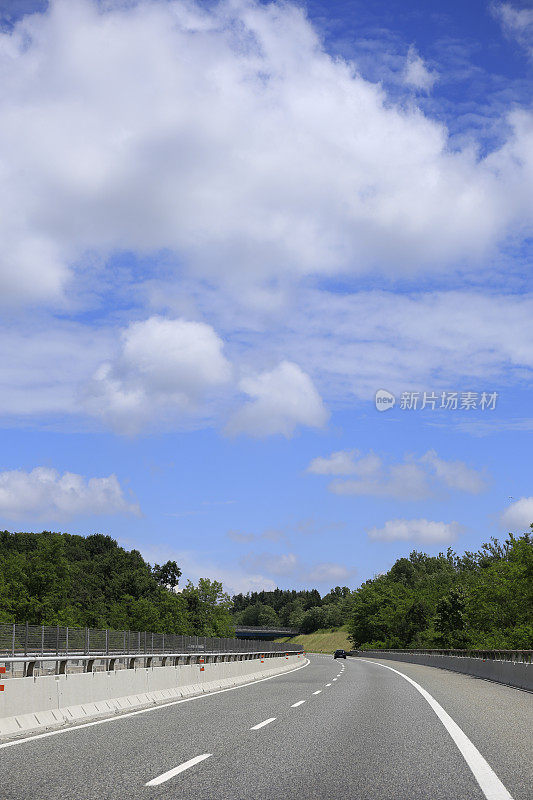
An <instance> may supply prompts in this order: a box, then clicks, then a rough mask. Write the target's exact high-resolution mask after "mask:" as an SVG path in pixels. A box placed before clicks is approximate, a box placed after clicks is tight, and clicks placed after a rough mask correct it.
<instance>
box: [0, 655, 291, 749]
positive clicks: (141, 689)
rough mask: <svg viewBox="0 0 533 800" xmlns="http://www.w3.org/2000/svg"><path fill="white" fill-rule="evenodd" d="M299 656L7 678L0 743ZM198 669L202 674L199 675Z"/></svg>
mask: <svg viewBox="0 0 533 800" xmlns="http://www.w3.org/2000/svg"><path fill="white" fill-rule="evenodd" d="M304 663H305V659H304V657H303V656H302V655H301V654H297V653H294V654H291V655H289V656H288V657H287V656H286V654H285V653H283V654H282V655H281V654H280V656H275V657H270V658H267V659H265V660H264V661H262V659H261V658H246V659H242V660H235V661H218V662H216V663H206V664H199V663H195V664H181V665H179V666H170V667H167V666H165V667H163V666H154V667H148V668H145V667H136V668H134V669H120V670H116V671H112V670H109V671H104V672H82V673H73V674H66V675H40V676H36V677H26V678H10V679H8V680H6V681H5V690H4V692H3V693H2V694H1V695H0V738H6V737H7V738H12V737H14V736H20V735H23V734H27V733H32V732H37V731H41V730H46V729H48V728H55V727H58V726H61V725H65V724H69V723H71V724H72V723H73V722H84V721H89V720H91V719H95V718H97V717H102V716H110V715H113V714H118V713H120V712H124V711H132V710H135V709H140V708H143V707H146V706H151V705H158V704H162V703H165V702H169V701H172V700H179V699H180V698H182V697H189V696H191V695H196V694H202V693H207V692H210V691H215V690H217V689H224V688H230V687H232V686H238V685H239V684H242V683H248V682H250V681H253V680H259V679H261V678H268V677H270V676H273V675H278V674H281V673H283V672H288V671H290V670H293V669H296V668H297V667H299V666H302V664H304ZM201 667H204V669H203V671H200V669H201Z"/></svg>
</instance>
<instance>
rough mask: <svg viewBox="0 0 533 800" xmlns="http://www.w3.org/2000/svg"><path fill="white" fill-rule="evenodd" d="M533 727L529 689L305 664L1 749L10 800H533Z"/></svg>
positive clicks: (0, 773) (430, 673)
mask: <svg viewBox="0 0 533 800" xmlns="http://www.w3.org/2000/svg"><path fill="white" fill-rule="evenodd" d="M391 668H392V669H391ZM394 670H397V672H395V671H394ZM399 673H402V674H399ZM404 676H406V677H404ZM407 678H410V679H411V681H414V683H415V684H416V685H414V684H413V683H411V682H410V681H409V680H407ZM417 687H418V688H417ZM421 690H422V691H421ZM439 709H440V711H439ZM439 715H440V716H439ZM532 720H533V694H531V693H528V692H525V691H521V690H519V689H513V688H510V687H507V686H502V685H500V684H496V683H490V682H488V681H484V680H479V679H476V678H472V677H469V676H466V675H460V674H457V673H452V672H446V671H444V670H438V669H434V668H431V667H424V666H420V665H415V664H406V663H399V662H393V661H387V662H385V661H384V662H383V665H381V664H380V663H379V662H378V661H377V660H376V659H371V660H370V659H369V660H366V661H363V660H361V659H347V660H346V661H344V660H342V659H341V660H334V659H333V658H332V657H331V656H309V663H308V664H306V665H304V666H303V667H300V668H299V669H298V670H297V671H293V672H291V673H287V674H284V675H280V676H277V677H275V678H272V679H268V680H263V681H261V682H257V683H252V684H250V685H247V686H244V687H239V688H236V689H234V690H230V691H227V690H225V691H219V692H217V693H213V694H211V695H204V696H201V697H198V698H192V699H190V700H187V701H177V702H174V703H173V704H169V705H167V706H159V707H157V708H153V709H150V710H149V711H146V712H145V711H141V712H139V711H138V712H134V713H130V714H127V715H123V716H121V717H114V718H113V719H111V720H104V721H99V722H98V723H97V724H95V723H89V724H86V725H84V726H76V727H72V728H68V729H62V730H61V731H59V732H53V733H52V735H50V734H44V735H43V734H41V735H39V736H37V737H31V738H28V739H25V740H22V741H20V740H19V741H13V742H9V743H6V744H3V745H0V800H47V799H48V798H52V797H60V798H61V800H115V798H116V800H125V799H126V798H128V800H136V799H137V798H143V799H144V798H146V800H154V799H155V798H169V799H171V800H248V799H249V800H252V798H253V800H296V799H298V800H333V798H337V797H339V798H349V799H350V800H359V798H360V800H370V799H374V798H375V800H417V798H420V799H422V798H424V800H467V799H468V800H470V798H472V800H483V798H488V800H509V798H514V800H531V798H532V797H533V759H532V754H533V738H532V724H531V723H532ZM454 726H455V727H454ZM467 760H468V761H469V763H470V764H471V766H469V765H468V764H467ZM471 767H472V768H471ZM472 770H474V771H472Z"/></svg>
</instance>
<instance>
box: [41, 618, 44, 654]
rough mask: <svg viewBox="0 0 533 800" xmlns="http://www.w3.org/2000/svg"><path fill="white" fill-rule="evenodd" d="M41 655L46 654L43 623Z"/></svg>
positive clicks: (42, 626)
mask: <svg viewBox="0 0 533 800" xmlns="http://www.w3.org/2000/svg"><path fill="white" fill-rule="evenodd" d="M41 655H42V656H44V625H41Z"/></svg>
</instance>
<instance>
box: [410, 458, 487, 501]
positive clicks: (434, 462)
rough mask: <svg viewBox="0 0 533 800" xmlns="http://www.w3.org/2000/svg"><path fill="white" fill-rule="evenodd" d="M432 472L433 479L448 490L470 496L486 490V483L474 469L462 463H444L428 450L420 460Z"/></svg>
mask: <svg viewBox="0 0 533 800" xmlns="http://www.w3.org/2000/svg"><path fill="white" fill-rule="evenodd" d="M420 460H421V461H422V462H423V463H425V464H428V465H429V466H430V468H432V469H433V470H434V473H435V477H436V478H437V480H440V481H442V482H443V483H444V485H445V486H448V487H449V488H450V489H458V490H459V491H462V492H469V493H470V494H479V493H480V492H483V491H484V490H485V489H486V488H487V485H486V481H485V479H484V478H483V476H482V475H481V474H480V473H479V472H478V471H477V470H475V469H472V468H471V467H467V465H466V464H465V463H464V462H463V461H445V460H444V459H442V458H439V457H438V456H437V454H436V452H435V451H434V450H429V451H428V452H427V453H426V454H425V455H424V456H422V458H421V459H420Z"/></svg>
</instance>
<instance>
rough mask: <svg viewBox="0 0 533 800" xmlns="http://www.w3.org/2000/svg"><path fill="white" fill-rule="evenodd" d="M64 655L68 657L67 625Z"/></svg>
mask: <svg viewBox="0 0 533 800" xmlns="http://www.w3.org/2000/svg"><path fill="white" fill-rule="evenodd" d="M65 653H66V655H67V656H68V625H67V632H66V635H65Z"/></svg>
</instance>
